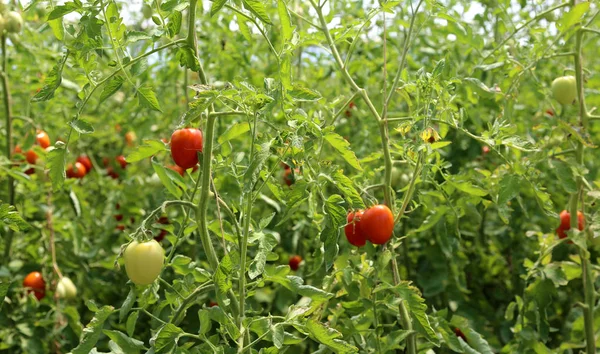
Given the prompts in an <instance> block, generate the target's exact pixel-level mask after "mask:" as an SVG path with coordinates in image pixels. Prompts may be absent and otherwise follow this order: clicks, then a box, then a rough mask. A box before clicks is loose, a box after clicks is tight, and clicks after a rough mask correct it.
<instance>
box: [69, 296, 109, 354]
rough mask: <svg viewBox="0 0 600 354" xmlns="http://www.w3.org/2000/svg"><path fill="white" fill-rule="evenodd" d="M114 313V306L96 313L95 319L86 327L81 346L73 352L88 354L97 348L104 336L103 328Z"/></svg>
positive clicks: (75, 353) (104, 307) (105, 307)
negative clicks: (99, 340)
mask: <svg viewBox="0 0 600 354" xmlns="http://www.w3.org/2000/svg"><path fill="white" fill-rule="evenodd" d="M113 311H114V307H112V306H103V307H102V308H100V309H98V311H96V312H95V314H94V318H92V320H91V321H90V323H88V325H87V326H85V329H84V330H83V335H82V336H81V340H80V342H79V345H77V347H76V348H75V349H73V350H72V353H73V354H88V353H89V352H90V351H91V350H92V349H93V348H94V347H95V346H96V342H98V339H100V336H101V335H102V327H103V326H104V322H105V321H106V320H107V319H108V316H110V315H111V314H112V313H113Z"/></svg>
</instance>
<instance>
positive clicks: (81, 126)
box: [69, 119, 94, 134]
mask: <svg viewBox="0 0 600 354" xmlns="http://www.w3.org/2000/svg"><path fill="white" fill-rule="evenodd" d="M69 125H70V126H71V127H72V128H73V129H75V131H76V132H78V133H79V134H91V133H93V132H94V127H93V126H92V125H91V124H90V123H89V122H87V121H85V120H83V119H73V120H72V121H70V122H69Z"/></svg>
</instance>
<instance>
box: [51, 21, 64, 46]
mask: <svg viewBox="0 0 600 354" xmlns="http://www.w3.org/2000/svg"><path fill="white" fill-rule="evenodd" d="M48 26H50V28H51V29H52V33H53V34H54V37H56V39H58V40H59V41H63V40H64V39H65V26H63V21H62V18H57V19H54V20H50V21H48Z"/></svg>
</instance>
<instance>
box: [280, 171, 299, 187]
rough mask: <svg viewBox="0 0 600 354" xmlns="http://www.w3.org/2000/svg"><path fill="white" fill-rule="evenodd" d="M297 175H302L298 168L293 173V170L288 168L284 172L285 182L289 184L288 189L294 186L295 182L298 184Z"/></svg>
mask: <svg viewBox="0 0 600 354" xmlns="http://www.w3.org/2000/svg"><path fill="white" fill-rule="evenodd" d="M297 174H300V170H299V169H297V168H296V169H294V172H293V173H292V169H291V168H289V167H288V168H287V169H285V171H284V172H283V182H284V183H285V184H287V186H288V187H290V186H291V185H292V184H294V182H296V175H297Z"/></svg>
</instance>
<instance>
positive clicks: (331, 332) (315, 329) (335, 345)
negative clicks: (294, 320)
mask: <svg viewBox="0 0 600 354" xmlns="http://www.w3.org/2000/svg"><path fill="white" fill-rule="evenodd" d="M306 329H307V330H308V334H309V335H310V337H311V338H312V339H313V340H315V341H317V342H319V343H321V344H324V345H326V346H327V347H329V348H330V349H331V350H333V351H334V352H336V353H338V354H345V353H357V352H358V348H356V347H355V346H353V345H351V344H349V343H347V342H345V341H343V340H341V339H339V338H341V337H342V334H341V333H340V332H338V331H337V330H335V329H333V328H330V327H326V326H325V325H324V324H322V323H320V322H317V321H316V320H314V319H311V320H308V321H307V322H306Z"/></svg>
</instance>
